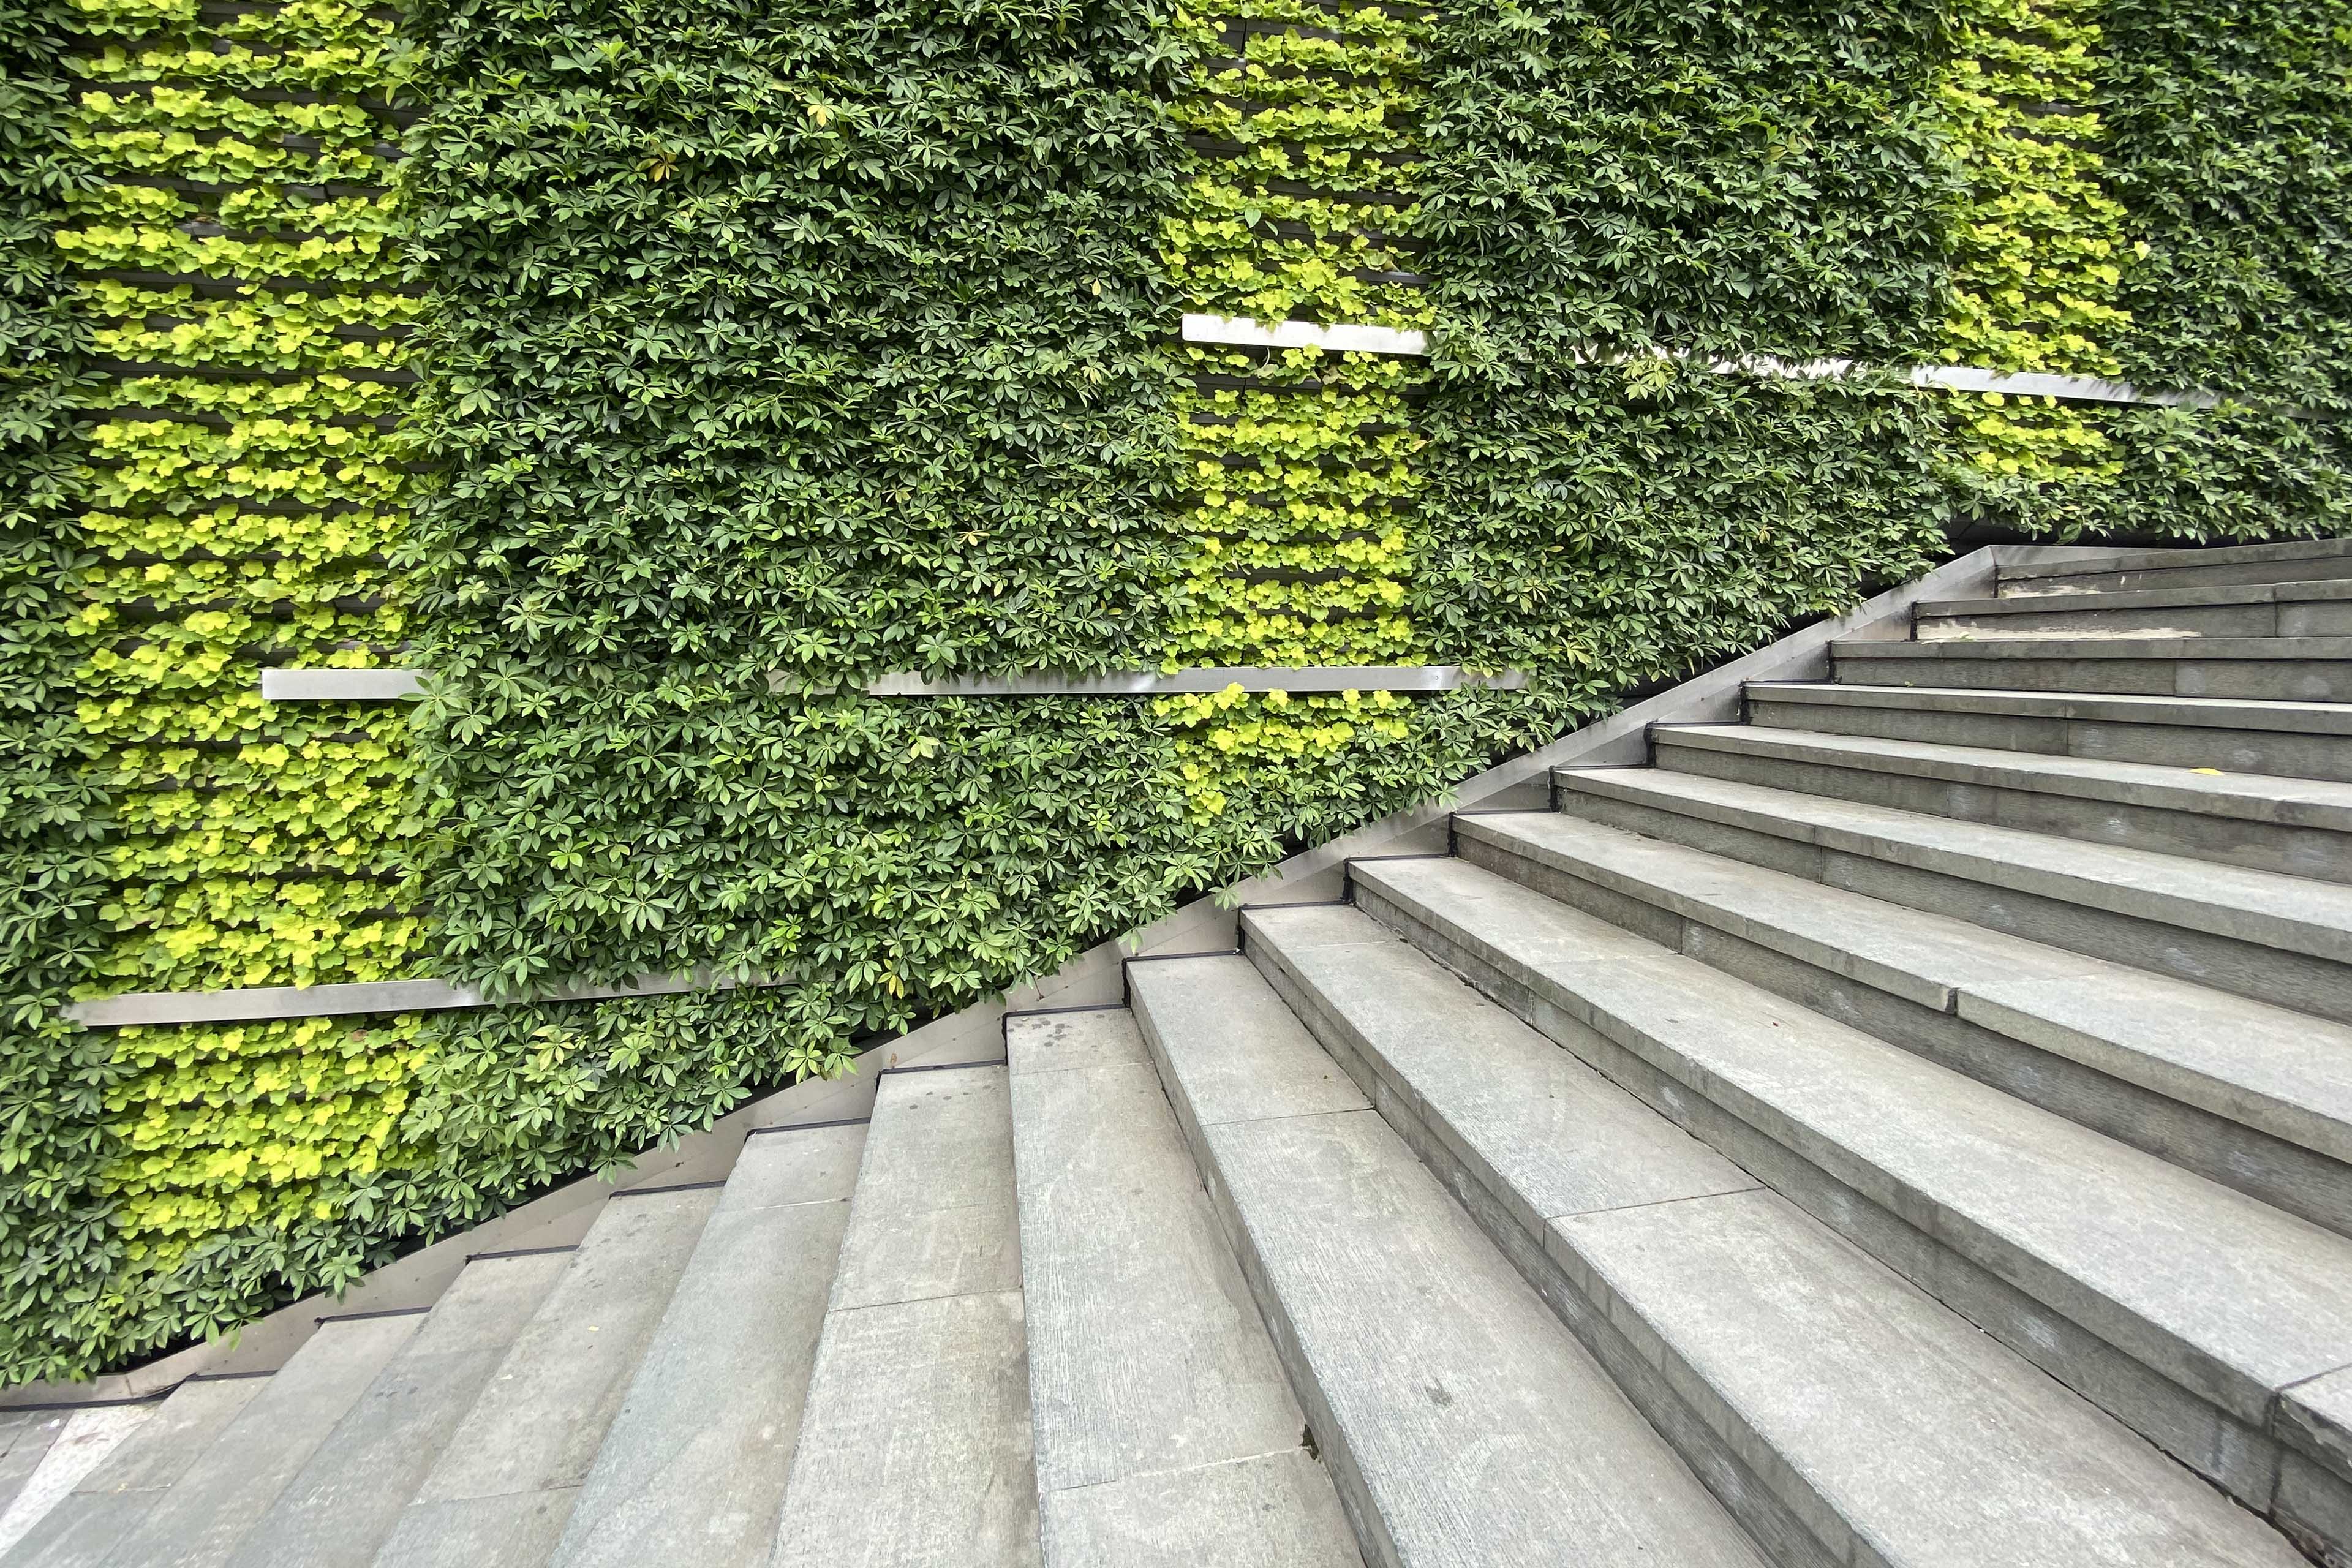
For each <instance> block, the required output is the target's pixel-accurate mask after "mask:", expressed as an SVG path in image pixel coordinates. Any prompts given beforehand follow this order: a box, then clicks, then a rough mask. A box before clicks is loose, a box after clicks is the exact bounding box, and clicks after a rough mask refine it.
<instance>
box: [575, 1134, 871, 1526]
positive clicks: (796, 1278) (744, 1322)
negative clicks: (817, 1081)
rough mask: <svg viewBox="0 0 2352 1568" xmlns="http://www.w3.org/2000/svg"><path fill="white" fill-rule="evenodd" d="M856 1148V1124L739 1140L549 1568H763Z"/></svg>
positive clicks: (859, 1142)
mask: <svg viewBox="0 0 2352 1568" xmlns="http://www.w3.org/2000/svg"><path fill="white" fill-rule="evenodd" d="M865 1142H866V1129H865V1128H863V1127H861V1126H841V1127H819V1128H810V1129H805V1130H801V1131H789V1132H772V1133H762V1134H761V1135H759V1136H757V1137H753V1138H751V1139H749V1140H747V1141H746V1142H745V1143H744V1145H743V1151H742V1153H741V1154H740V1156H739V1157H738V1158H737V1160H736V1163H735V1168H734V1170H733V1172H732V1173H730V1175H729V1176H728V1179H727V1185H726V1187H725V1188H724V1189H723V1190H722V1191H721V1192H720V1193H719V1203H718V1206H717V1207H716V1208H714V1209H713V1210H712V1211H711V1215H710V1218H709V1221H708V1222H707V1223H706V1224H705V1225H704V1226H703V1227H702V1234H701V1235H700V1237H698V1238H697V1240H696V1242H695V1245H694V1253H693V1256H692V1257H690V1258H688V1259H687V1262H686V1268H685V1270H684V1272H683V1273H681V1274H680V1275H679V1277H678V1281H677V1289H675V1290H673V1291H672V1292H671V1293H670V1298H669V1304H668V1306H667V1308H666V1309H665V1310H664V1311H663V1313H662V1317H661V1321H660V1323H659V1325H658V1326H657V1327H656V1329H655V1330H654V1332H653V1336H652V1339H651V1342H649V1343H648V1345H647V1347H646V1353H645V1357H644V1359H643V1360H642V1361H641V1362H640V1363H638V1365H637V1368H636V1372H635V1376H634V1377H633V1378H632V1379H631V1380H630V1383H629V1387H628V1392H627V1394H625V1396H624V1397H623V1398H622V1401H621V1405H620V1409H619V1411H618V1412H617V1413H616V1414H615V1415H614V1417H613V1424H612V1426H611V1428H610V1429H609V1430H608V1431H607V1432H606V1433H605V1436H604V1444H603V1446H602V1447H600V1448H598V1449H597V1452H596V1458H595V1463H594V1464H593V1466H592V1467H591V1468H590V1469H589V1471H588V1476H587V1479H586V1480H585V1481H583V1483H582V1485H581V1489H580V1497H579V1500H578V1501H577V1502H576V1503H575V1504H574V1505H573V1506H572V1516H571V1519H570V1520H569V1521H568V1522H567V1523H566V1525H565V1528H564V1533H563V1539H562V1542H561V1543H560V1544H559V1546H558V1547H557V1549H556V1552H555V1556H554V1562H555V1563H556V1564H557V1568H608V1565H609V1568H620V1565H623V1564H630V1565H636V1564H644V1563H686V1562H692V1563H696V1564H698V1568H758V1565H759V1564H760V1563H763V1562H765V1560H766V1557H767V1552H768V1545H769V1542H770V1540H771V1538H772V1536H773V1535H774V1533H775V1528H776V1510H777V1509H778V1507H779V1506H780V1505H781V1504H782V1501H783V1491H784V1482H785V1480H786V1479H787V1478H788V1476H789V1475H790V1473H791V1468H792V1459H793V1444H794V1441H795V1440H796V1439H797V1437H798V1436H799V1434H800V1424H801V1406H802V1401H803V1397H804V1395H805V1394H806V1393H807V1391H808V1376H809V1367H810V1364H811V1363H813V1362H814V1360H815V1359H816V1340H817V1331H818V1330H819V1328H820V1327H821V1326H822V1325H823V1323H824V1309H825V1301H826V1298H827V1296H828V1295H829V1293H830V1292H831V1290H832V1287H833V1277H834V1267H835V1261H836V1259H837V1258H838V1257H839V1254H840V1250H841V1237H842V1232H843V1230H844V1229H845V1227H846V1226H847V1223H848V1217H849V1209H848V1198H849V1194H850V1190H851V1188H852V1187H854V1186H855V1185H856V1181H857V1165H858V1158H859V1155H860V1154H861V1152H863V1150H864V1148H865ZM713 1499H723V1500H725V1505H726V1506H725V1507H724V1508H723V1509H714V1508H713V1507H712V1506H711V1504H712V1500H713Z"/></svg>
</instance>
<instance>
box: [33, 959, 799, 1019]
mask: <svg viewBox="0 0 2352 1568" xmlns="http://www.w3.org/2000/svg"><path fill="white" fill-rule="evenodd" d="M739 984H753V985H782V984H789V982H786V981H782V980H752V981H750V982H748V983H747V982H743V981H738V980H732V979H716V980H714V979H713V978H711V976H710V974H709V973H708V972H707V971H702V970H697V971H695V972H694V973H688V974H653V975H646V976H644V977H642V978H639V979H637V980H634V981H631V982H629V983H628V984H625V985H559V986H553V987H551V988H549V989H548V990H545V991H536V992H533V993H531V994H530V995H528V996H522V997H512V998H504V999H501V1000H499V1001H489V1000H487V999H485V998H484V997H483V995H482V994H481V992H480V990H479V989H478V988H477V987H475V986H471V985H452V984H449V982H447V981H446V980H366V981H358V982H354V983H352V984H341V985H253V986H247V987H244V988H242V989H239V990H234V991H133V992H131V993H128V994H124V995H121V996H101V997H98V998H96V999H94V1000H91V1001H88V1002H76V1003H74V1004H73V1005H71V1006H68V1008H67V1009H66V1016H67V1017H68V1018H70V1019H72V1020H73V1021H74V1022H75V1023H77V1024H81V1025H84V1026H88V1027H90V1028H101V1029H121V1028H129V1027H133V1026H142V1025H162V1024H239V1023H251V1022H257V1021H262V1020H268V1019H273V1018H326V1017H332V1016H337V1015H340V1014H346V1013H445V1012H448V1011H450V1010H452V1009H455V1008H460V1007H500V1006H507V1005H514V1004H518V1003H522V1002H601V1001H606V1000H609V999H611V998H613V997H617V996H670V995H675V994H677V993H679V992H682V991H730V990H732V989H734V988H735V987H736V986H737V985H739Z"/></svg>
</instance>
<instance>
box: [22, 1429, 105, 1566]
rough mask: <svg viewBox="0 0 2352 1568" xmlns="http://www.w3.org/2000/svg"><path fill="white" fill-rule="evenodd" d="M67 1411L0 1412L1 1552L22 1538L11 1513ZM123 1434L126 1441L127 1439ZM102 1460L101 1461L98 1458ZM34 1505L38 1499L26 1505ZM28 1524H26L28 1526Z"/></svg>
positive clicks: (54, 1437) (52, 1440) (47, 1449)
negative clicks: (11, 1517)
mask: <svg viewBox="0 0 2352 1568" xmlns="http://www.w3.org/2000/svg"><path fill="white" fill-rule="evenodd" d="M68 1419H70V1413H69V1412H67V1411H62V1410H11V1411H6V1412H5V1413H0V1542H5V1543H6V1544H0V1554H5V1552H6V1551H7V1549H8V1546H10V1545H14V1544H15V1542H16V1541H17V1540H21V1539H22V1538H23V1536H24V1533H25V1531H23V1530H19V1529H17V1528H16V1525H15V1523H14V1521H12V1520H11V1519H10V1515H11V1514H12V1513H14V1512H15V1510H16V1499H17V1498H18V1497H19V1496H20V1495H22V1493H23V1491H24V1489H25V1483H26V1481H29V1480H31V1479H33V1475H34V1473H35V1472H36V1471H37V1470H38V1469H39V1468H41V1461H42V1460H43V1459H45V1458H47V1457H48V1452H49V1445H50V1444H52V1443H54V1442H55V1441H57V1439H58V1436H59V1434H61V1433H62V1432H63V1431H64V1430H65V1426H66V1422H67V1421H68ZM127 1440H128V1439H127V1437H126V1441H127ZM101 1462H103V1461H101ZM33 1506H37V1503H32V1504H28V1505H27V1507H28V1508H29V1507H33ZM28 1528H29V1526H28Z"/></svg>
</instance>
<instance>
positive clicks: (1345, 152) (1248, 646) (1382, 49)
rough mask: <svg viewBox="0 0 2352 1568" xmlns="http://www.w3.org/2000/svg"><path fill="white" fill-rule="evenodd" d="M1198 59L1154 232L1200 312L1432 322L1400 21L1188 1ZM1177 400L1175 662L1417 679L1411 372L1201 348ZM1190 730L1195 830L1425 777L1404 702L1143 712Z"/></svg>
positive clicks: (1406, 23)
mask: <svg viewBox="0 0 2352 1568" xmlns="http://www.w3.org/2000/svg"><path fill="white" fill-rule="evenodd" d="M1178 26H1180V28H1182V29H1183V30H1184V31H1185V35H1186V37H1188V38H1189V40H1190V41H1191V42H1192V44H1193V46H1194V47H1196V48H1197V49H1198V50H1199V51H1200V59H1199V63H1198V65H1197V66H1196V68H1195V69H1194V72H1193V76H1192V81H1191V82H1190V83H1189V84H1188V90H1187V91H1186V92H1185V93H1184V95H1183V96H1181V97H1180V98H1179V99H1177V100H1176V102H1175V104H1174V106H1173V109H1172V113H1173V116H1174V118H1175V119H1176V121H1178V122H1179V123H1180V124H1182V125H1185V126H1187V127H1189V128H1191V129H1192V132H1193V135H1192V152H1191V156H1190V158H1189V160H1188V172H1187V175H1186V177H1185V179H1184V181H1183V183H1182V184H1181V187H1180V191H1179V196H1178V201H1177V205H1176V208H1175V210H1174V211H1173V212H1172V213H1171V215H1170V216H1168V217H1167V218H1166V219H1165V220H1163V223H1162V226H1161V246H1162V254H1163V257H1164V258H1165V260H1166V261H1167V263H1168V268H1169V273H1170V276H1171V279H1173V281H1174V283H1175V285H1176V287H1177V288H1178V289H1180V290H1181V293H1182V295H1183V299H1184V303H1185V306H1186V308H1187V309H1191V310H1207V311H1212V312H1214V313H1216V314H1220V315H1230V316H1249V317H1254V318H1256V319H1259V320H1265V321H1282V320H1304V321H1325V322H1339V321H1361V322H1374V323H1378V324H1380V325H1383V326H1394V327H1420V328H1427V327H1429V326H1430V325H1432V324H1433V315H1432V312H1431V310H1430V306H1429V303H1428V300H1427V298H1426V296H1425V295H1424V293H1423V290H1422V289H1421V288H1420V287H1419V280H1418V278H1417V277H1416V275H1415V274H1414V273H1413V270H1412V268H1413V257H1414V254H1415V253H1417V252H1418V250H1419V249H1420V246H1419V244H1418V242H1417V241H1415V240H1413V239H1412V237H1411V234H1412V225H1413V221H1414V219H1415V217H1416V216H1417V215H1418V213H1419V210H1420V208H1419V204H1418V201H1417V198H1416V195H1415V194H1414V190H1413V187H1414V184H1415V183H1416V180H1417V176H1418V172H1419V164H1420V159H1419V155H1418V153H1416V151H1415V146H1416V135H1417V132H1418V130H1419V125H1420V118H1421V109H1422V97H1421V90H1420V88H1419V86H1418V78H1419V76H1420V73H1421V68H1422V61H1421V47H1420V46H1421V44H1422V42H1423V40H1424V39H1425V38H1426V37H1428V32H1429V15H1428V14H1427V13H1425V12H1422V11H1419V10H1415V9H1411V8H1407V7H1396V8H1394V9H1393V10H1391V8H1387V7H1382V6H1378V5H1362V6H1349V5H1332V6H1328V7H1324V6H1306V5H1298V4H1296V3H1293V0H1223V3H1215V0H1212V3H1208V4H1200V3H1198V0H1196V3H1195V4H1193V5H1192V6H1191V8H1189V9H1188V10H1187V11H1186V12H1184V13H1183V14H1181V16H1179V18H1178ZM1183 368H1185V369H1189V370H1190V371H1192V373H1193V374H1194V376H1195V377H1197V378H1205V379H1202V380H1196V382H1195V384H1194V385H1192V386H1191V387H1188V388H1186V389H1185V390H1182V391H1181V392H1180V393H1179V394H1178V395H1177V399H1176V408H1177V413H1178V417H1179V419H1180V420H1181V426H1180V428H1181V432H1182V447H1183V453H1184V456H1185V457H1186V458H1187V459H1188V460H1189V465H1188V466H1189V470H1190V471H1189V472H1188V473H1187V475H1186V478H1187V479H1188V481H1189V486H1188V488H1189V489H1190V491H1191V494H1190V495H1189V496H1188V498H1187V500H1188V504H1187V505H1186V506H1185V508H1184V509H1183V510H1180V511H1179V512H1178V513H1177V515H1176V519H1175V521H1176V525H1177V527H1178V528H1179V529H1180V530H1181V533H1180V539H1181V546H1180V552H1179V557H1178V563H1179V571H1180V575H1179V577H1178V578H1177V580H1176V583H1175V584H1174V585H1173V588H1172V595H1171V621H1170V626H1169V631H1170V634H1171V640H1170V643H1169V648H1168V653H1167V656H1166V657H1167V658H1168V660H1169V662H1170V663H1171V665H1173V664H1178V663H1181V664H1195V665H1198V664H1209V665H1315V664H1340V665H1345V664H1391V665H1393V664H1419V663H1422V662H1423V659H1424V658H1425V652H1426V650H1425V646H1424V639H1423V638H1422V637H1420V636H1419V635H1418V634H1417V633H1416V632H1415V630H1414V628H1413V626H1412V619H1411V617H1410V616H1408V615H1407V614H1406V612H1405V600H1406V597H1407V583H1408V581H1409V579H1410V578H1411V576H1412V571H1413V566H1414V563H1415V561H1416V560H1417V558H1418V556H1419V553H1420V549H1419V544H1418V541H1417V538H1416V536H1417V535H1418V533H1419V531H1420V529H1421V526H1422V523H1421V518H1420V515H1419V513H1418V511H1417V510H1416V505H1415V503H1416V500H1417V499H1418V492H1419V489H1420V479H1419V476H1418V475H1417V473H1416V472H1415V470H1414V458H1415V455H1416V454H1417V453H1418V452H1419V450H1420V448H1421V446H1422V437H1420V435H1419V434H1418V433H1417V432H1416V431H1415V430H1414V428H1413V425H1412V413H1411V401H1410V400H1411V399H1412V397H1413V396H1414V395H1416V393H1417V392H1418V390H1419V385H1420V381H1421V371H1420V367H1419V366H1418V365H1417V364H1415V363H1412V362H1411V361H1407V360H1400V359H1380V358H1377V357H1375V356H1372V355H1369V354H1338V355H1335V354H1325V353H1318V352H1317V351H1315V350H1297V351H1290V352H1285V353H1276V354H1259V353H1246V352H1232V351H1218V350H1213V349H1206V348H1198V347H1196V348H1192V349H1191V350H1188V351H1187V353H1186V354H1185V356H1184V365H1183ZM1154 708H1155V711H1157V712H1158V713H1159V714H1160V715H1162V716H1163V717H1165V718H1167V719H1169V720H1170V721H1172V722H1173V723H1174V724H1175V725H1176V726H1177V732H1178V737H1179V738H1178V742H1177V751H1178V756H1179V759H1180V766H1181V771H1182V773H1183V777H1184V784H1185V795H1186V800H1187V804H1188V807H1189V809H1190V812H1191V814H1192V816H1193V817H1194V819H1195V820H1202V821H1205V820H1208V819H1211V818H1214V817H1218V816H1223V815H1226V814H1228V813H1229V812H1231V811H1233V809H1234V799H1235V796H1236V795H1237V794H1238V795H1241V796H1242V797H1243V798H1244V799H1245V800H1247V801H1248V802H1249V808H1250V809H1252V810H1254V811H1255V810H1259V809H1263V802H1262V800H1261V799H1259V798H1258V797H1259V796H1260V795H1263V793H1264V792H1263V790H1253V789H1252V788H1251V787H1250V784H1251V781H1252V779H1253V778H1259V779H1263V778H1265V777H1271V776H1279V777H1281V778H1282V779H1283V780H1284V783H1285V787H1286V790H1287V791H1288V793H1289V795H1290V796H1291V799H1292V802H1293V803H1294V805H1293V809H1297V806H1301V805H1304V806H1307V807H1309V808H1310V809H1312V808H1316V807H1318V806H1320V807H1323V808H1325V809H1329V810H1331V811H1332V812H1333V813H1334V817H1333V819H1334V820H1345V818H1346V812H1347V805H1346V802H1347V801H1348V800H1349V797H1350V796H1351V795H1355V794H1356V793H1357V792H1358V791H1359V790H1360V788H1361V777H1360V775H1361V773H1362V772H1363V770H1364V768H1365V767H1366V765H1367V764H1368V763H1375V760H1376V759H1379V758H1381V757H1382V756H1385V757H1386V759H1387V760H1388V763H1389V764H1390V765H1391V766H1392V767H1394V766H1405V767H1410V766H1412V763H1410V762H1408V761H1407V759H1408V758H1411V757H1412V756H1413V754H1414V751H1415V748H1414V745H1413V742H1414V741H1415V739H1416V731H1417V725H1416V721H1415V712H1414V707H1413V704H1412V703H1411V702H1410V701H1408V700H1404V699H1402V698H1395V697H1391V696H1389V695H1388V694H1386V693H1348V694H1344V695H1341V696H1336V697H1323V696H1313V697H1299V698H1291V697H1289V696H1287V695H1286V694H1283V693H1279V692H1277V693H1274V694H1272V695H1269V696H1265V697H1248V696H1244V694H1242V693H1241V692H1240V691H1238V690H1234V691H1227V692H1223V693H1219V694H1216V695H1213V696H1206V697H1180V698H1174V699H1170V700H1163V701H1160V702H1159V703H1156V704H1155V705H1154Z"/></svg>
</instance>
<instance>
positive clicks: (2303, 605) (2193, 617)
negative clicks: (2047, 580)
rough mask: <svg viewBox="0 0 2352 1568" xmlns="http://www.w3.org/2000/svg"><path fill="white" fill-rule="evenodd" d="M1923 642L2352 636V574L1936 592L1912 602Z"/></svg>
mask: <svg viewBox="0 0 2352 1568" xmlns="http://www.w3.org/2000/svg"><path fill="white" fill-rule="evenodd" d="M1912 635H1913V636H1914V637H1918V638H1919V639H1920V640H1922V641H1940V640H1948V639H1955V638H1958V639H1966V638H1979V639H1982V638H1988V637H2346V636H2352V580H2343V579H2339V580H2336V581H2323V582H2306V583H2237V584H2213V585H2211V586H2208V587H2187V588H2158V589H2150V590H2147V591H2144V592H2140V593H2120V594H2118V593H2106V594H2051V595H2032V596H2023V595H2011V596H2009V597H2007V598H1995V599H1934V600H1928V601H1926V602H1924V603H1922V604H1919V605H1915V606H1914V607H1913V609H1912Z"/></svg>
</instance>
